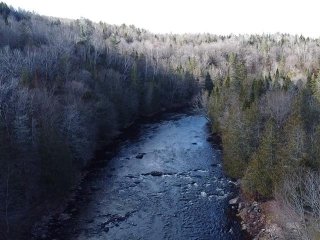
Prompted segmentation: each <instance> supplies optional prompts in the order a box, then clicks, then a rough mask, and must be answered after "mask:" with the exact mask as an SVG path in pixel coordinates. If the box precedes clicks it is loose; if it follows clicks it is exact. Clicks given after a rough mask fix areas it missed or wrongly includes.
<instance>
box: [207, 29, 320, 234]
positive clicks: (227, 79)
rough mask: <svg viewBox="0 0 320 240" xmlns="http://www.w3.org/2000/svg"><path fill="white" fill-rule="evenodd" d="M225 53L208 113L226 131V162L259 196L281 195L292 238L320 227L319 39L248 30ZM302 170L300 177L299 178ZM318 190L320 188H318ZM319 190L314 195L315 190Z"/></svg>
mask: <svg viewBox="0 0 320 240" xmlns="http://www.w3.org/2000/svg"><path fill="white" fill-rule="evenodd" d="M240 39H241V41H239V42H237V43H236V44H235V46H234V49H233V50H232V52H225V56H226V57H225V58H224V61H223V66H224V68H223V67H220V68H219V69H220V70H221V69H224V71H223V74H221V75H219V74H218V75H216V77H215V80H216V81H214V88H213V90H212V92H211V94H210V98H209V103H208V106H209V107H208V112H209V115H210V117H211V119H212V121H213V131H214V132H216V133H217V134H219V135H220V136H221V139H222V146H223V151H224V166H225V169H226V171H227V173H228V174H229V175H230V176H231V177H234V178H242V181H241V186H242V190H243V192H244V193H245V194H246V195H247V196H250V197H251V198H253V199H256V200H269V199H273V198H275V197H276V198H277V200H278V201H279V202H280V203H282V204H283V205H282V207H283V208H285V209H283V212H282V213H281V214H282V215H283V216H286V217H287V219H286V221H289V222H294V223H295V224H296V226H294V227H292V229H294V231H291V230H292V229H287V234H288V236H287V237H288V239H316V236H318V234H319V232H320V228H319V221H320V215H319V211H318V205H319V203H320V198H319V195H318V190H316V189H315V188H314V186H315V185H317V183H318V181H319V180H318V177H319V168H320V162H319V159H320V155H319V141H320V140H319V136H320V135H319V129H320V115H319V113H320V112H319V110H320V105H319V100H320V99H319V86H320V72H319V40H318V39H305V38H304V37H302V36H301V37H298V36H288V35H272V36H249V37H248V36H243V37H241V38H240ZM293 176H294V177H293ZM309 188H312V189H313V190H312V191H313V192H314V194H310V189H309ZM311 195H312V196H311Z"/></svg>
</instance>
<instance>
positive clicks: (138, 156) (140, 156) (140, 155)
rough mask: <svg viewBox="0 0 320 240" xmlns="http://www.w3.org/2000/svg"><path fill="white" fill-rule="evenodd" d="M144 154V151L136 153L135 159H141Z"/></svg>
mask: <svg viewBox="0 0 320 240" xmlns="http://www.w3.org/2000/svg"><path fill="white" fill-rule="evenodd" d="M144 155H146V153H138V154H137V156H136V158H137V159H142V158H143V156H144Z"/></svg>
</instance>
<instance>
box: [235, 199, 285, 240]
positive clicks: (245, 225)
mask: <svg viewBox="0 0 320 240" xmlns="http://www.w3.org/2000/svg"><path fill="white" fill-rule="evenodd" d="M229 204H230V205H231V207H232V208H233V209H234V210H236V212H237V216H238V217H239V218H240V222H241V228H242V230H244V231H246V232H248V233H249V235H250V236H251V237H252V239H253V240H275V239H277V240H284V239H285V238H284V234H283V229H282V228H281V227H280V225H279V224H278V223H277V221H276V217H275V216H274V213H273V212H272V210H271V209H272V206H273V205H275V204H276V203H275V201H268V202H257V201H254V200H251V199H247V198H246V197H245V196H244V195H243V194H242V193H240V194H239V196H237V197H235V198H233V199H231V200H230V201H229Z"/></svg>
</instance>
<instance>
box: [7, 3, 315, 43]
mask: <svg viewBox="0 0 320 240" xmlns="http://www.w3.org/2000/svg"><path fill="white" fill-rule="evenodd" d="M4 1H5V2H6V3H7V4H8V5H12V6H13V7H16V8H18V7H20V8H23V9H26V10H29V11H35V12H36V13H39V14H41V15H48V16H55V17H65V18H80V17H85V18H89V19H91V20H93V21H96V22H98V21H104V22H107V23H110V24H122V23H125V24H134V25H136V26H137V27H140V28H145V29H147V30H150V31H152V32H155V33H166V32H168V33H169V32H173V33H185V32H188V33H199V32H200V33H202V32H210V33H216V34H229V33H235V34H238V33H275V32H283V33H291V34H303V35H305V36H311V37H319V36H320V9H319V6H320V3H317V1H318V2H320V1H319V0H303V1H300V0H299V1H297V0H291V1H290V0H219V1H218V0H89V1H84V0H4Z"/></svg>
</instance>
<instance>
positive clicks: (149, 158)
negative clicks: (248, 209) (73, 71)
mask: <svg viewBox="0 0 320 240" xmlns="http://www.w3.org/2000/svg"><path fill="white" fill-rule="evenodd" d="M209 135H210V133H209V127H208V124H207V120H206V118H205V117H204V116H202V115H200V114H198V113H193V112H186V113H179V114H178V113H168V114H164V115H163V116H162V117H161V119H159V120H158V121H153V122H152V123H144V124H140V126H139V127H138V128H136V129H135V131H134V133H133V134H131V135H130V137H128V138H127V139H126V140H121V142H120V143H119V147H118V148H117V149H116V150H114V151H115V152H111V153H110V154H109V153H108V152H107V153H106V154H105V159H100V160H97V162H96V164H95V165H93V167H91V168H90V169H89V170H88V171H89V173H88V177H87V178H85V179H84V180H83V182H82V184H81V185H80V186H79V189H78V193H77V195H76V197H75V199H74V201H72V203H70V204H69V207H68V209H67V210H66V211H65V213H63V214H62V215H60V217H59V218H57V219H55V220H54V221H52V222H51V226H50V227H49V232H48V233H47V234H46V238H47V239H79V240H80V239H112V240H117V239H119V240H124V239H125V240H129V239H151V240H158V239H159V240H160V239H181V240H182V239H183V240H184V239H201V240H202V239H203V240H206V239H226V240H228V239H230V240H231V239H244V235H243V233H242V232H241V230H240V225H239V222H238V221H237V219H236V217H235V215H234V213H233V212H232V211H231V209H230V206H229V204H228V201H229V200H230V199H231V198H232V197H233V196H234V190H235V187H234V183H233V182H232V181H231V180H230V179H228V178H227V177H226V176H225V175H224V172H223V169H222V164H221V151H220V150H219V148H218V147H214V146H213V145H212V143H211V142H210V141H208V137H209ZM108 154H109V155H110V156H109V157H107V156H108ZM99 162H101V164H99Z"/></svg>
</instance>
